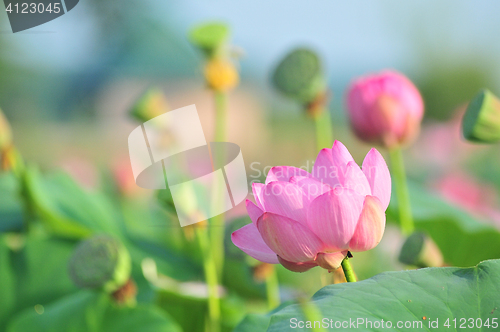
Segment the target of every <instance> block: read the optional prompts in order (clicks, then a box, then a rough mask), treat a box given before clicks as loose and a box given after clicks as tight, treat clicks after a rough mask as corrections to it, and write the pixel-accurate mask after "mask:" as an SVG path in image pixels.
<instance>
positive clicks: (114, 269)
mask: <svg viewBox="0 0 500 332" xmlns="http://www.w3.org/2000/svg"><path fill="white" fill-rule="evenodd" d="M131 269H132V265H131V259H130V255H129V253H128V251H127V249H126V248H125V246H123V244H121V243H120V242H119V241H118V240H116V239H114V238H112V237H110V236H107V235H97V236H94V237H92V238H90V239H88V240H85V241H83V242H81V243H80V244H79V245H78V247H77V248H76V249H75V251H74V253H73V255H72V256H71V258H70V261H69V275H70V278H71V280H73V282H74V283H75V284H76V285H77V286H79V287H82V288H93V289H103V290H104V291H105V292H107V293H112V292H114V291H116V290H117V289H119V288H120V287H122V286H123V285H124V284H125V283H126V282H127V281H128V280H129V278H130V272H131Z"/></svg>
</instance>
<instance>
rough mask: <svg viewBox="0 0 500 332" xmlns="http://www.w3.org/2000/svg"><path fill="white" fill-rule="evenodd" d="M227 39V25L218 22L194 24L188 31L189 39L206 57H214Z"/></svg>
mask: <svg viewBox="0 0 500 332" xmlns="http://www.w3.org/2000/svg"><path fill="white" fill-rule="evenodd" d="M228 39H229V27H228V26H227V25H226V24H224V23H220V22H212V23H205V24H201V25H198V26H195V27H194V28H193V29H192V30H191V32H190V33H189V41H190V42H191V43H192V44H193V45H195V46H196V47H198V48H199V49H200V50H202V51H203V53H204V54H205V55H206V56H207V57H208V58H211V57H214V56H216V55H217V54H219V52H220V51H221V49H222V48H223V46H224V45H225V44H226V43H227V41H228Z"/></svg>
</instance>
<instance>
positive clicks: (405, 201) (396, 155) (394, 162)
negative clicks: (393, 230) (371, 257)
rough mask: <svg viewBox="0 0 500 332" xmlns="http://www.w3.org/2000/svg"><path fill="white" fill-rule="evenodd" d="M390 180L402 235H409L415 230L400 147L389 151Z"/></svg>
mask: <svg viewBox="0 0 500 332" xmlns="http://www.w3.org/2000/svg"><path fill="white" fill-rule="evenodd" d="M389 157H390V159H391V170H392V178H393V179H394V184H395V186H396V198H397V202H398V208H399V222H400V225H401V231H402V232H403V234H404V235H410V234H411V233H413V231H414V230H415V226H414V224H413V216H412V213H411V204H410V194H409V193H408V184H407V182H406V172H405V166H404V160H403V154H402V152H401V148H400V147H395V148H392V149H389Z"/></svg>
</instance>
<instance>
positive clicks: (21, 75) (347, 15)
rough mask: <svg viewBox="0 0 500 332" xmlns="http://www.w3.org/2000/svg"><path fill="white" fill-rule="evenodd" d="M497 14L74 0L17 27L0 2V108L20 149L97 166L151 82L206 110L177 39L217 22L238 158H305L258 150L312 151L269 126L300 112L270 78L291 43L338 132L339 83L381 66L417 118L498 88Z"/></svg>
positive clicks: (443, 114)
mask: <svg viewBox="0 0 500 332" xmlns="http://www.w3.org/2000/svg"><path fill="white" fill-rule="evenodd" d="M499 11H500V4H498V3H497V2H494V1H475V2H472V1H451V0H450V1H442V2H440V3H439V4H436V3H434V2H431V1H419V2H411V3H405V4H395V3H393V2H390V1H377V2H371V1H353V2H350V3H343V4H342V3H332V2H330V1H314V2H313V3H305V2H300V1H297V2H291V3H290V2H289V1H273V2H272V3H269V2H266V1H253V2H251V3H250V2H249V3H236V2H234V1H229V0H228V1H182V2H173V1H158V0H157V1H155V0H148V1H135V0H123V1H119V2H111V1H107V2H102V1H96V0H95V1H94V0H83V1H80V3H79V4H78V6H77V7H75V9H74V10H72V11H71V12H70V13H68V14H67V15H63V16H62V17H60V18H58V19H57V20H54V21H51V22H48V23H46V24H44V25H42V26H38V27H35V28H34V29H31V30H27V31H24V32H21V33H16V34H12V33H10V27H9V25H8V19H7V15H6V13H5V12H3V11H2V12H1V13H0V29H1V34H0V44H1V48H0V86H1V89H0V105H1V107H2V109H3V110H4V112H5V113H6V114H7V116H8V118H9V120H10V121H11V122H12V123H13V125H14V127H15V133H16V141H17V143H18V145H19V146H20V148H21V149H22V150H23V151H24V153H25V155H26V156H27V157H28V158H30V159H33V160H34V161H37V162H41V163H42V164H44V165H52V164H53V163H55V162H59V161H60V159H61V158H70V157H75V158H77V157H80V155H81V156H85V157H88V158H91V159H92V160H95V161H98V162H100V163H102V164H108V163H109V161H110V160H112V158H115V157H119V156H120V155H122V154H123V153H124V152H125V151H126V139H124V138H125V137H126V136H127V135H128V133H129V130H130V128H132V125H131V124H130V123H128V122H127V119H126V117H125V116H124V113H125V111H126V110H127V107H128V106H129V105H130V103H131V102H132V101H133V100H134V99H135V98H136V97H137V95H139V94H140V93H141V92H142V91H143V90H144V89H145V88H146V87H148V86H149V85H159V86H161V87H162V88H163V90H164V92H165V93H166V95H167V97H168V100H169V102H170V104H171V107H172V108H174V109H175V108H177V107H180V106H184V105H187V104H192V103H196V104H197V105H198V110H199V112H200V113H210V112H211V111H212V110H211V107H212V105H211V102H210V100H211V99H210V95H209V93H208V91H207V90H206V89H205V87H204V83H203V82H204V81H203V76H202V72H201V68H202V67H201V64H200V54H199V53H198V52H197V51H196V50H195V49H194V48H193V47H192V46H191V45H190V44H189V43H188V41H187V38H186V36H187V32H188V30H189V28H190V27H192V26H193V25H194V24H195V23H199V22H203V21H207V20H221V21H224V22H227V23H228V24H229V25H230V26H231V29H232V40H233V44H234V45H237V46H239V47H241V49H242V50H243V56H242V58H241V61H240V66H241V78H242V84H241V86H240V87H239V88H238V89H237V91H236V92H235V93H234V94H233V95H232V96H231V101H230V103H231V115H230V127H231V132H230V138H231V140H233V141H234V142H236V143H238V144H240V146H242V147H243V148H244V150H243V151H244V153H245V156H246V160H247V161H250V160H255V158H256V157H257V156H258V157H259V158H264V156H265V157H266V158H271V159H272V158H276V159H273V160H268V161H267V162H268V163H269V162H272V163H274V164H276V163H281V164H283V163H287V162H288V163H290V162H292V161H293V162H297V161H299V160H298V159H297V158H300V159H303V158H304V155H301V156H299V155H297V156H295V157H294V156H292V154H293V153H294V152H293V151H304V150H302V149H296V148H289V147H288V148H287V147H283V150H281V151H282V153H276V151H274V150H275V149H263V148H264V147H266V146H269V144H278V143H279V142H281V141H286V142H289V143H288V145H289V146H290V147H296V144H299V146H304V147H305V146H307V147H313V144H312V142H310V141H311V140H309V139H307V138H306V137H308V134H307V132H304V134H303V135H291V136H287V135H286V133H283V134H278V133H277V132H276V130H273V133H270V130H269V129H270V127H271V126H272V127H273V128H278V129H279V128H281V127H290V126H288V124H287V125H286V126H285V125H283V126H281V124H282V123H283V122H291V123H295V124H300V123H301V120H302V116H301V114H300V113H301V111H300V107H299V106H298V105H296V104H295V103H293V102H289V101H288V100H285V99H284V98H282V97H281V96H279V95H278V94H277V93H276V92H275V91H274V90H273V89H272V87H271V85H270V83H269V77H270V72H271V70H272V69H273V68H274V67H275V66H276V64H277V62H278V61H279V59H280V58H281V57H283V55H284V54H285V53H286V52H287V51H289V50H290V49H291V48H293V47H296V46H299V45H306V46H309V47H311V48H313V49H315V50H317V52H319V54H320V55H321V57H322V59H323V61H324V63H325V67H326V72H327V75H328V78H329V83H330V86H331V89H332V90H333V96H334V98H333V101H332V107H331V112H332V115H333V118H334V121H335V127H336V131H337V132H339V131H340V130H342V127H344V126H345V124H346V119H345V116H344V112H343V109H342V105H343V101H344V98H343V96H344V91H345V89H346V86H347V84H348V83H349V82H350V80H351V79H352V78H353V77H355V76H359V75H362V74H364V73H366V72H376V71H379V70H381V69H384V68H394V69H397V70H399V71H401V72H403V73H405V74H406V75H407V76H409V77H410V79H412V80H413V81H414V82H415V83H416V85H417V86H418V87H419V89H420V90H421V91H422V93H423V96H424V99H425V103H426V117H427V120H428V122H434V121H441V122H442V121H446V120H449V119H450V118H452V117H453V114H454V110H455V109H456V108H457V107H459V106H460V105H462V104H463V103H465V102H466V101H468V100H469V99H470V98H471V97H472V96H473V95H474V94H475V93H476V92H477V91H478V89H479V88H481V87H485V86H486V87H489V88H490V89H491V90H493V92H495V91H498V86H499V84H500V60H499V59H500V43H498V40H497V39H498V32H499V31H500V21H499V20H497V19H496V17H497V15H498V12H499ZM209 119H210V116H206V117H205V119H204V126H205V127H206V128H205V130H206V132H207V136H209V135H210V130H211V128H210V127H211V123H209ZM245 121H250V124H248V125H249V127H247V128H248V130H245V131H243V132H242V131H241V130H239V128H238V126H241V123H242V122H245ZM41 123H43V124H44V125H41ZM311 130H312V125H311ZM291 131H292V132H294V130H291ZM238 136H241V137H238ZM304 138H306V139H304ZM337 138H340V139H341V140H342V139H345V138H343V137H339V136H338V135H337ZM41 147H43V148H41ZM48 147H50V148H48ZM305 151H310V153H309V154H308V155H307V158H308V159H311V158H314V157H315V151H312V149H306V150H305ZM259 161H261V160H259ZM265 161H266V160H262V162H265Z"/></svg>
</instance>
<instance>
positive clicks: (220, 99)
mask: <svg viewBox="0 0 500 332" xmlns="http://www.w3.org/2000/svg"><path fill="white" fill-rule="evenodd" d="M214 98H215V141H216V142H224V141H225V139H226V115H227V111H226V110H227V94H226V93H225V92H221V91H214Z"/></svg>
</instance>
